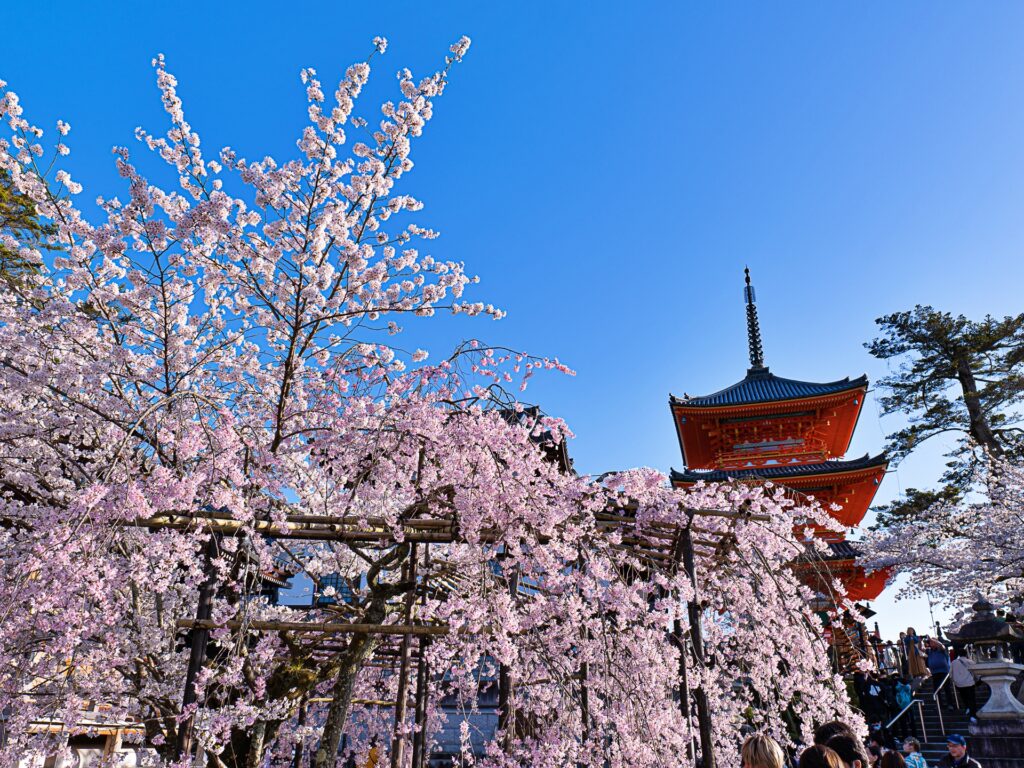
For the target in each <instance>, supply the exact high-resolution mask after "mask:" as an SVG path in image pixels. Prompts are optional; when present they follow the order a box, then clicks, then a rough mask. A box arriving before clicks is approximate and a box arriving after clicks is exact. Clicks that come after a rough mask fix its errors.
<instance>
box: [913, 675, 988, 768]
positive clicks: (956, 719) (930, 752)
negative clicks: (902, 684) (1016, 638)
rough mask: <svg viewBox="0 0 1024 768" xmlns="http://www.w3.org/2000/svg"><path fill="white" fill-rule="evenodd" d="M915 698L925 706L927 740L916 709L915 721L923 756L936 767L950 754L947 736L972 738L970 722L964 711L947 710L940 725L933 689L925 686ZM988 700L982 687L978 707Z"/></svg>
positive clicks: (986, 693) (980, 687) (979, 692)
mask: <svg viewBox="0 0 1024 768" xmlns="http://www.w3.org/2000/svg"><path fill="white" fill-rule="evenodd" d="M914 698H916V699H919V700H920V701H921V703H922V704H923V705H924V724H925V731H926V734H927V738H921V735H922V734H921V725H920V723H918V722H917V708H916V707H915V708H914V710H913V712H914V721H915V725H916V728H915V731H916V733H917V737H918V739H920V741H921V754H922V755H924V759H925V760H927V761H928V765H929V766H934V765H936V764H937V763H938V761H939V759H940V758H942V757H943V756H944V755H947V754H949V751H948V750H947V749H946V736H947V735H948V734H951V733H959V734H960V735H961V736H963V737H964V738H966V739H969V738H970V732H969V731H970V720H969V718H968V717H967V715H965V714H964V711H963V710H962V709H961V710H958V711H956V712H951V711H949V710H947V709H943V711H942V722H941V725H940V721H939V711H938V709H937V708H936V706H935V699H933V698H932V695H931V687H930V686H927V685H926V686H925V687H924V690H922V691H920V693H919V694H918V695H917V696H915V697H914ZM986 699H988V690H987V688H986V689H985V690H984V691H983V690H982V686H979V690H978V706H981V705H982V704H983V703H984V702H985V700H986Z"/></svg>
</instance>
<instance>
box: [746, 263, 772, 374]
mask: <svg viewBox="0 0 1024 768" xmlns="http://www.w3.org/2000/svg"><path fill="white" fill-rule="evenodd" d="M743 274H744V275H746V278H747V284H746V286H744V288H743V298H744V300H745V301H746V304H747V345H748V346H749V348H750V373H756V372H758V371H765V370H767V368H765V364H764V349H763V348H762V347H761V325H760V323H758V321H757V304H756V303H755V302H756V301H757V298H756V297H755V295H754V286H753V285H751V283H750V267H744V269H743Z"/></svg>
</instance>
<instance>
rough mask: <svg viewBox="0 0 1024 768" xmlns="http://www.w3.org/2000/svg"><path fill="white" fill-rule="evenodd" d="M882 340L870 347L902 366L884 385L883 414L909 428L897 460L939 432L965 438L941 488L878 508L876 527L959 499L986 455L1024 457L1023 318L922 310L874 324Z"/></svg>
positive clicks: (897, 436) (898, 435) (902, 433)
mask: <svg viewBox="0 0 1024 768" xmlns="http://www.w3.org/2000/svg"><path fill="white" fill-rule="evenodd" d="M875 322H876V323H877V324H878V326H879V327H880V328H881V331H882V333H881V335H880V336H878V337H877V338H876V339H874V340H873V341H871V342H869V343H868V344H866V345H865V346H866V347H867V349H868V350H869V351H870V352H871V354H872V355H874V356H875V357H877V358H879V359H881V360H892V361H898V363H899V366H898V368H897V369H896V371H895V372H894V373H892V374H891V375H890V376H887V377H885V378H883V379H881V380H880V381H879V382H878V386H879V387H880V388H881V389H882V390H883V391H884V392H885V395H884V396H883V397H882V398H881V404H882V411H883V413H884V414H886V415H888V414H893V413H902V414H905V415H906V416H907V420H908V424H907V426H906V427H904V428H903V429H901V430H899V431H897V432H895V433H893V434H891V435H889V437H888V445H887V451H888V452H889V454H890V456H891V457H892V459H893V461H894V462H895V463H899V462H900V461H902V460H903V459H905V458H906V457H907V456H908V455H909V454H910V453H911V452H913V451H914V450H915V449H916V448H917V447H918V446H919V445H921V444H922V443H924V442H926V441H928V440H931V439H932V438H934V437H937V436H939V435H958V436H959V439H958V441H957V444H956V446H955V447H954V448H953V449H952V450H951V451H950V452H949V453H948V454H947V456H948V458H949V462H948V463H947V465H946V472H945V473H944V474H943V475H942V478H941V482H942V484H943V487H942V488H941V489H939V490H937V491H920V490H917V489H913V488H912V489H909V490H908V491H907V497H906V499H904V500H903V501H898V502H894V503H893V504H889V505H887V506H885V507H881V508H879V509H878V510H877V511H878V512H879V520H878V524H877V527H887V526H888V525H891V524H892V523H894V522H896V521H897V520H899V519H906V518H908V517H914V516H916V515H917V514H919V513H920V512H921V510H922V509H924V508H925V507H927V506H928V505H929V504H930V503H931V502H934V501H939V500H946V501H949V500H955V499H958V498H960V497H961V496H962V495H963V493H964V492H966V490H967V489H968V488H969V486H970V477H971V476H972V470H973V469H974V468H975V467H976V466H977V462H978V461H979V460H980V459H981V458H982V457H983V456H984V455H985V454H989V455H991V456H994V457H1002V458H1013V457H1016V456H1019V455H1021V454H1022V453H1024V429H1022V427H1021V426H1020V424H1021V419H1022V416H1021V414H1020V412H1019V411H1018V406H1019V405H1020V403H1021V401H1022V400H1024V314H1020V315H1016V316H1012V317H1011V316H1008V317H1004V318H1001V319H999V318H994V317H992V316H986V317H984V318H983V319H982V320H980V321H974V320H969V319H967V318H966V317H964V316H963V315H956V316H954V315H952V314H950V313H949V312H940V311H938V310H936V309H934V308H932V307H930V306H921V305H917V306H915V307H914V308H913V309H912V310H910V311H906V312H897V313H894V314H891V315H885V316H884V317H880V318H878V319H877V320H876V321H875Z"/></svg>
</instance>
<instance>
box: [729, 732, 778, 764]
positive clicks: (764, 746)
mask: <svg viewBox="0 0 1024 768" xmlns="http://www.w3.org/2000/svg"><path fill="white" fill-rule="evenodd" d="M740 756H741V757H742V758H743V768H783V766H784V765H785V761H786V756H785V755H783V754H782V747H780V746H779V745H778V743H776V741H775V739H773V738H772V737H771V736H766V735H765V734H763V733H755V734H753V735H752V736H748V737H747V738H746V740H745V741H744V742H743V746H742V747H741V748H740Z"/></svg>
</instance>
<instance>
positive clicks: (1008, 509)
mask: <svg viewBox="0 0 1024 768" xmlns="http://www.w3.org/2000/svg"><path fill="white" fill-rule="evenodd" d="M972 485H973V491H972V492H971V493H970V494H968V496H967V498H965V499H964V500H961V501H957V502H946V501H943V502H939V503H936V504H934V505H932V506H931V507H929V508H927V509H925V510H924V511H923V512H922V513H921V514H919V515H918V516H916V517H914V518H912V519H908V520H907V521H905V522H903V523H901V524H900V525H898V526H895V527H893V528H891V529H888V530H885V531H879V532H875V533H872V534H869V536H868V537H867V542H866V543H867V551H866V552H865V562H866V563H867V564H868V565H869V566H874V567H891V568H893V569H894V570H896V571H897V572H899V573H904V574H908V575H909V576H910V578H909V579H908V580H906V581H905V582H904V585H903V587H902V590H901V593H902V594H903V595H906V596H908V597H915V596H922V595H923V596H927V597H929V598H930V599H932V600H934V601H935V602H937V603H940V604H942V605H945V606H948V607H950V608H953V609H958V610H959V611H960V615H963V613H964V612H965V611H966V609H967V608H968V607H969V606H970V605H971V604H972V603H973V602H974V601H975V600H977V599H978V597H982V596H983V597H987V598H988V599H989V600H990V601H992V602H993V603H995V604H997V605H999V606H1001V607H1004V608H1008V609H1009V610H1011V611H1012V612H1015V613H1018V614H1024V605H1022V604H1021V595H1022V594H1024V526H1022V525H1021V509H1024V469H1022V468H1021V467H1020V466H1019V465H1018V464H1016V463H1015V462H1012V461H1008V460H1006V459H997V458H990V459H989V460H988V461H987V462H986V463H982V464H979V465H978V466H977V467H976V468H975V471H974V476H973V478H972Z"/></svg>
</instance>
